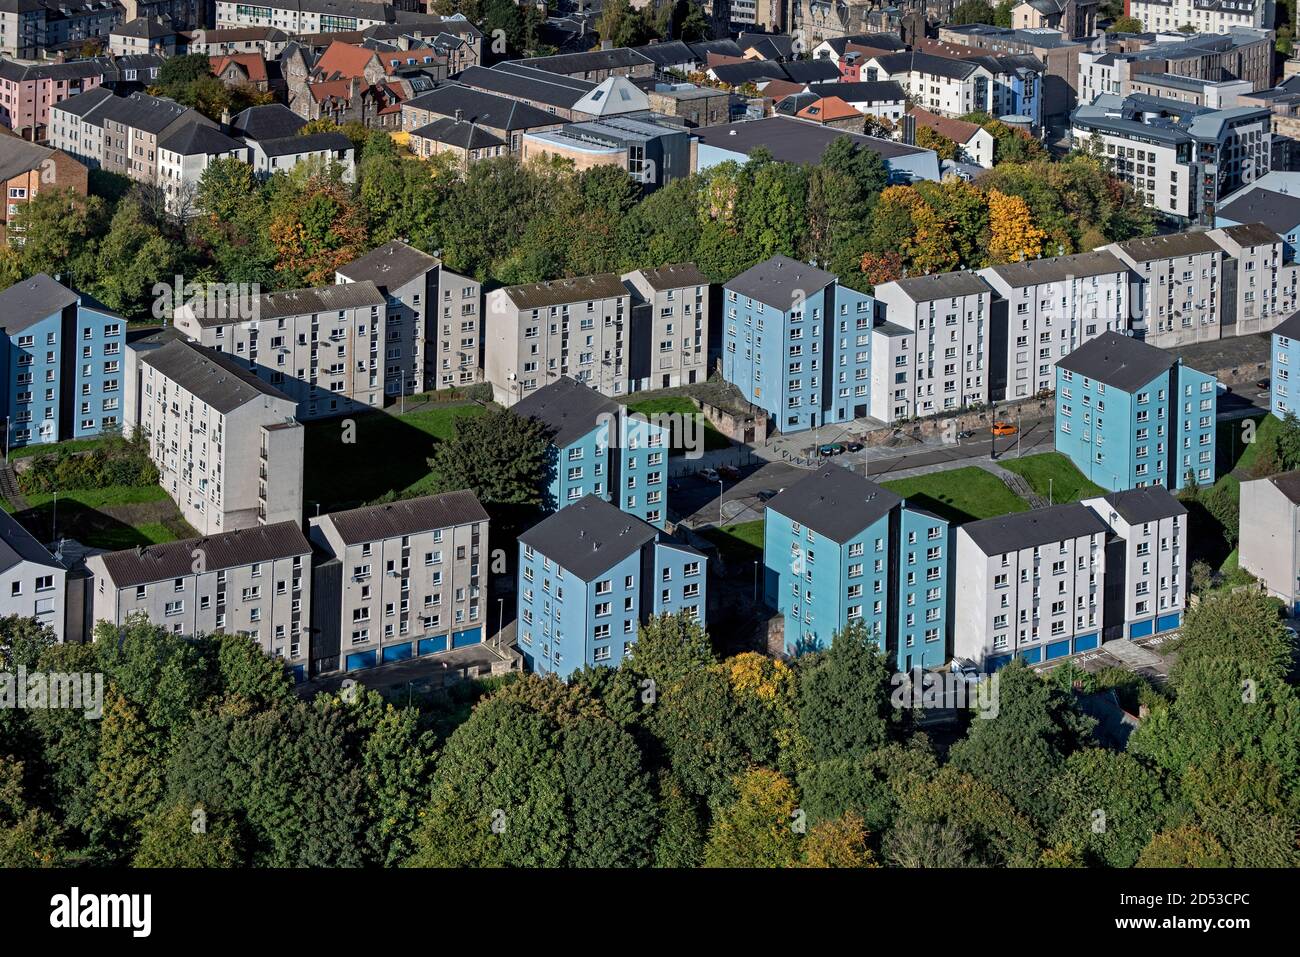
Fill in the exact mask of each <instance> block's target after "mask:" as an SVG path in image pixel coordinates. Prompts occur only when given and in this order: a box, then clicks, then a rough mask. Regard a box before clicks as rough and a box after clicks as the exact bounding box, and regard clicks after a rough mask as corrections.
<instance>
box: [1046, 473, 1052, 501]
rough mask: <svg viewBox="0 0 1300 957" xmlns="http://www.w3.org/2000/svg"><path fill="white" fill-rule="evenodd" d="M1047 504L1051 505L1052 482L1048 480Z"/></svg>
mask: <svg viewBox="0 0 1300 957" xmlns="http://www.w3.org/2000/svg"><path fill="white" fill-rule="evenodd" d="M1047 504H1048V505H1051V504H1052V480H1051V479H1050V478H1049V479H1048V480H1047Z"/></svg>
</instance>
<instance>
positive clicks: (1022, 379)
mask: <svg viewBox="0 0 1300 957" xmlns="http://www.w3.org/2000/svg"><path fill="white" fill-rule="evenodd" d="M979 274H980V276H982V277H983V278H984V281H985V282H987V283H988V284H989V285H990V286H992V287H993V290H994V292H995V293H997V295H998V297H999V298H998V300H997V301H995V303H994V313H995V316H997V325H998V326H999V327H1000V326H1001V323H1002V317H1001V316H1000V315H997V314H998V313H1001V312H1003V311H1005V314H1006V326H1005V329H1006V341H1005V344H1004V345H1005V356H1003V355H1001V353H1002V352H1003V349H1002V348H999V344H998V342H997V341H996V340H997V339H999V338H1000V337H1001V329H1000V328H999V329H998V335H997V336H994V337H993V339H994V342H993V345H992V346H991V350H990V351H991V353H993V354H991V355H990V361H991V364H992V366H993V372H992V381H991V390H990V391H991V395H992V397H993V399H994V400H995V401H997V400H1014V399H1024V398H1028V397H1030V396H1033V395H1037V394H1038V393H1040V392H1043V391H1050V390H1052V389H1054V388H1056V372H1055V368H1056V360H1057V359H1059V358H1061V357H1062V356H1066V355H1069V354H1070V353H1071V352H1073V351H1074V350H1075V349H1077V348H1078V347H1079V346H1081V345H1083V343H1085V342H1087V341H1088V340H1090V339H1093V338H1095V337H1096V336H1098V335H1100V334H1101V333H1103V332H1107V331H1115V332H1125V331H1127V329H1128V323H1127V318H1128V284H1129V283H1128V276H1129V271H1128V266H1127V265H1126V264H1125V263H1123V262H1121V261H1120V260H1119V259H1118V258H1117V257H1116V256H1115V255H1114V254H1113V253H1109V252H1105V251H1093V252H1088V253H1079V254H1078V255H1074V256H1054V257H1051V258H1047V259H1033V260H1029V261H1027V262H1019V263H1011V264H1009V265H1005V266H989V267H988V268H986V269H981V270H980V273H979Z"/></svg>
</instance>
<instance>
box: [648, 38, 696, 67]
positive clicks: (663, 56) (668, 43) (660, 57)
mask: <svg viewBox="0 0 1300 957" xmlns="http://www.w3.org/2000/svg"><path fill="white" fill-rule="evenodd" d="M636 52H637V53H639V54H641V55H642V56H643V57H645V58H646V59H648V60H653V61H654V62H655V65H656V66H658V67H661V68H667V67H672V66H676V65H677V64H679V63H693V62H695V54H694V53H692V52H691V48H690V47H689V46H687V45H686V44H685V43H683V42H682V41H681V40H663V41H661V42H659V43H648V44H646V45H645V46H640V47H637V48H636Z"/></svg>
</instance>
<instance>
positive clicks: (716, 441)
mask: <svg viewBox="0 0 1300 957" xmlns="http://www.w3.org/2000/svg"><path fill="white" fill-rule="evenodd" d="M627 410H628V411H629V412H638V413H640V414H641V415H644V416H647V417H650V416H653V415H656V414H663V415H674V414H675V415H682V416H686V415H698V416H699V417H700V418H699V421H700V423H701V424H702V425H703V426H704V451H706V452H709V451H712V450H713V449H725V448H730V446H731V441H730V440H729V439H728V438H727V437H726V436H725V435H723V434H722V433H721V432H719V431H718V430H717V429H716V428H714V426H713V423H712V422H710V421H709V420H708V419H706V418H705V417H704V414H703V413H702V412H700V411H699V410H698V409H697V408H695V403H694V402H692V401H691V400H690V399H688V398H687V397H686V396H684V395H666V396H661V397H659V398H657V399H643V400H642V401H640V402H629V403H628V404H627ZM680 431H681V430H680V427H679V426H678V425H676V424H675V425H674V426H673V434H672V440H671V452H670V454H672V455H678V454H680V453H682V452H683V451H685V450H684V449H683V448H682V441H681V438H682V437H681V435H680Z"/></svg>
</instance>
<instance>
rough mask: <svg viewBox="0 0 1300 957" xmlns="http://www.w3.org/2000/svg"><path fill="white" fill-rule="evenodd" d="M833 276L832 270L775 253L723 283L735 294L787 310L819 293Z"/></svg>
mask: <svg viewBox="0 0 1300 957" xmlns="http://www.w3.org/2000/svg"><path fill="white" fill-rule="evenodd" d="M835 278H836V277H835V274H834V273H829V272H827V271H826V270H824V269H818V268H817V267H816V266H809V265H808V264H807V263H804V262H800V261H799V260H797V259H791V258H790V257H789V256H781V255H776V256H773V257H772V258H771V259H765V260H763V262H761V263H759V264H758V265H756V266H751V267H750V268H748V269H746V270H745V271H744V272H742V273H741V274H740V275H739V276H736V277H735V278H733V279H731V280H729V281H727V282H726V283H724V284H723V285H724V288H726V289H727V290H728V291H729V292H734V293H736V295H738V296H744V297H745V298H747V299H753V300H755V301H757V302H761V303H763V304H764V305H767V306H772V307H774V308H775V309H778V310H780V311H781V312H788V311H789V310H790V309H791V307H792V306H794V305H795V304H796V303H798V302H800V301H801V300H804V299H810V298H812V296H813V295H815V294H816V293H818V292H821V290H823V289H825V288H826V287H827V286H829V285H830V284H831V283H832V282H834V281H835Z"/></svg>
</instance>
